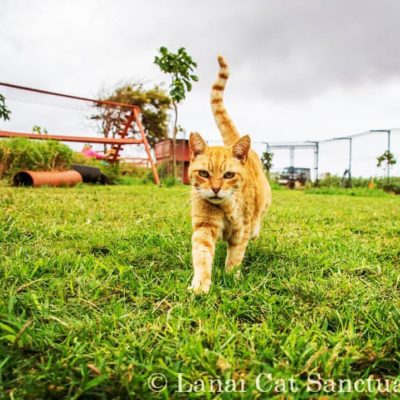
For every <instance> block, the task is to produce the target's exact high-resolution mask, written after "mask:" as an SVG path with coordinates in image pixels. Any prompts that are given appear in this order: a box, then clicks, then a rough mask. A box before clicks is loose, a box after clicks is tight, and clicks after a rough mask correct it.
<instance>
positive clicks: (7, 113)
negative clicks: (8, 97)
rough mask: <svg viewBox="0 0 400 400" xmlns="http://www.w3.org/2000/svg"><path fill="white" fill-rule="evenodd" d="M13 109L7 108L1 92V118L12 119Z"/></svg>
mask: <svg viewBox="0 0 400 400" xmlns="http://www.w3.org/2000/svg"><path fill="white" fill-rule="evenodd" d="M10 114H11V111H10V110H9V109H8V108H7V106H6V102H5V98H4V96H3V95H2V94H0V119H3V120H4V121H7V120H9V119H10Z"/></svg>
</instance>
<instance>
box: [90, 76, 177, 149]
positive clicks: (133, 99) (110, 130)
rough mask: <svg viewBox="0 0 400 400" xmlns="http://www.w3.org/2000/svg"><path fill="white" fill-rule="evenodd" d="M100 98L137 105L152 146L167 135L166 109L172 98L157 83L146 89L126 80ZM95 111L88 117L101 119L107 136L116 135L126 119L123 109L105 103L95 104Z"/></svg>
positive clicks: (102, 129) (103, 130) (102, 127)
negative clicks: (96, 105)
mask: <svg viewBox="0 0 400 400" xmlns="http://www.w3.org/2000/svg"><path fill="white" fill-rule="evenodd" d="M99 97H100V99H99V100H108V101H114V102H117V103H125V104H132V105H136V106H138V107H140V109H141V114H142V121H143V127H144V130H145V133H146V135H147V140H148V142H149V145H150V146H151V147H154V145H155V144H156V143H157V142H158V141H159V140H163V139H166V138H167V137H168V134H167V133H168V126H167V125H168V110H169V109H170V105H171V98H170V97H169V96H168V94H167V93H166V92H165V90H163V89H162V88H160V87H159V86H155V87H153V88H152V89H149V90H146V89H144V88H143V85H142V84H141V83H125V84H121V85H120V86H117V87H116V88H115V89H113V90H112V91H111V93H106V92H103V93H102V94H101V95H100V96H99ZM97 111H98V112H97V113H96V114H95V115H93V116H92V117H91V119H94V120H98V121H99V122H100V125H101V131H102V133H103V135H104V136H105V137H106V138H108V137H113V138H114V137H116V135H117V132H118V131H119V130H120V129H121V126H122V123H123V119H124V118H125V111H124V110H121V109H120V108H116V107H111V106H104V105H101V106H98V108H97ZM104 150H105V151H106V150H107V148H106V147H105V149H104Z"/></svg>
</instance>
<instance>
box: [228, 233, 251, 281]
mask: <svg viewBox="0 0 400 400" xmlns="http://www.w3.org/2000/svg"><path fill="white" fill-rule="evenodd" d="M249 239H250V231H249V230H248V229H245V230H243V231H234V232H233V233H232V236H231V238H230V239H229V241H228V252H227V255H226V260H225V271H226V272H228V273H231V272H234V271H235V270H236V275H237V276H238V277H239V276H240V270H238V267H239V266H240V264H241V263H242V261H243V258H244V255H245V253H246V248H247V245H248V243H249Z"/></svg>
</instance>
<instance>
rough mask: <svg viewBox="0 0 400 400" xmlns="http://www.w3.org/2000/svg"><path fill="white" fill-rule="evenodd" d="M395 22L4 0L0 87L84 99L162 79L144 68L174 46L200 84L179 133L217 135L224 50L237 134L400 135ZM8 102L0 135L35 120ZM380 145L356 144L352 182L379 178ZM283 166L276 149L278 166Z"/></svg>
mask: <svg viewBox="0 0 400 400" xmlns="http://www.w3.org/2000/svg"><path fill="white" fill-rule="evenodd" d="M399 21H400V1H397V0H375V1H371V0H347V1H344V0H343V1H342V0H335V1H333V0H331V1H327V0H319V1H316V0H304V1H299V0H293V1H291V0H285V1H282V0H264V1H263V0H247V1H239V0H213V1H210V0H203V1H188V0H186V1H185V0H168V1H166V0H148V1H136V0H129V1H123V0H114V1H106V0H104V1H103V0H96V1H94V0H93V1H90V0H85V1H82V0H79V1H75V0H69V1H58V0H41V1H35V0H30V1H28V0H27V1H23V0H2V1H1V6H0V51H1V53H0V57H1V62H0V81H2V82H9V83H15V84H20V85H26V86H31V87H38V88H42V89H47V90H53V91H61V92H66V93H71V94H76V95H82V96H88V97H91V96H96V95H97V94H98V93H99V91H100V89H101V88H109V87H112V86H113V85H115V84H116V83H118V82H120V81H122V80H134V81H137V80H140V81H143V82H145V84H146V85H149V86H151V85H153V84H158V83H160V82H165V83H167V82H168V78H167V77H166V76H164V75H163V74H162V73H160V72H159V70H158V67H157V66H156V65H154V64H153V59H154V56H155V54H156V53H157V49H158V48H159V47H160V46H166V47H168V48H169V49H170V50H173V51H175V50H176V49H177V48H179V47H182V46H183V47H185V48H186V49H187V51H188V52H189V53H190V54H191V55H192V56H193V58H194V59H195V60H196V61H197V63H198V70H197V74H198V76H199V78H200V81H199V83H198V84H196V85H195V86H194V88H193V91H192V92H191V93H190V94H189V95H188V97H187V99H186V100H185V102H184V103H183V104H182V107H181V112H180V117H181V119H180V124H181V125H182V126H183V127H184V128H185V129H186V130H187V132H190V131H192V130H196V131H199V132H200V133H202V134H203V136H204V137H205V138H206V139H209V140H217V139H219V134H218V131H217V129H216V127H215V125H214V121H213V118H212V115H211V112H210V106H209V92H210V86H211V85H212V82H213V80H214V77H215V75H216V73H217V69H218V68H217V63H216V56H217V55H218V54H222V55H224V56H225V58H226V59H227V61H228V63H229V64H230V70H231V78H230V81H229V86H228V88H227V90H226V104H227V107H228V109H229V111H230V114H231V116H232V118H233V119H234V120H235V122H236V124H237V126H238V128H239V130H240V131H241V132H243V134H245V133H249V134H250V135H251V137H252V139H253V141H255V142H262V141H268V142H275V141H289V140H296V141H298V140H320V139H325V138H330V137H337V136H345V135H349V134H353V133H358V132H363V131H366V130H369V129H378V128H397V127H400V107H399V106H400V101H399V100H400V23H399ZM9 104H10V106H11V105H12V107H15V109H14V110H13V120H12V121H11V122H10V123H8V124H4V123H1V124H0V128H1V127H3V128H4V127H7V128H10V129H23V130H25V131H26V130H28V131H29V130H30V129H31V125H30V124H31V122H32V121H33V120H35V121H37V122H36V123H38V124H40V123H41V120H40V121H39V120H38V119H40V118H39V116H40V115H42V114H41V113H40V111H35V107H29V108H25V109H24V112H23V113H22V112H21V110H22V108H21V107H20V108H18V106H17V105H14V102H13V101H11V102H10V103H9ZM19 110H20V112H19V113H18V111H19ZM34 112H37V114H36V115H32V116H30V115H29V114H30V113H34ZM60 115H61V114H60ZM35 118H36V119H35ZM66 119H67V118H65V120H64V121H62V120H63V118H61V121H58V122H59V123H60V124H61V122H65V126H69V123H70V121H66ZM24 124H25V125H24ZM60 127H61V128H60ZM50 128H51V127H50ZM54 129H57V130H58V131H60V129H61V130H62V125H57V128H54ZM49 130H51V129H49ZM399 136H400V135H399V134H398V132H397V133H393V151H394V152H395V154H396V156H397V158H398V159H399V158H400V140H399ZM385 144H386V140H385V137H384V135H382V136H381V137H380V138H376V139H374V140H372V139H371V141H370V140H369V138H365V139H360V140H359V141H357V142H355V154H354V157H355V164H356V165H355V175H360V174H364V175H370V174H377V173H379V171H378V170H377V169H376V168H375V161H374V158H376V156H378V155H380V154H381V153H382V152H383V151H384V149H385ZM259 149H261V147H259ZM346 151H347V147H346V143H344V142H343V143H340V144H338V145H332V146H325V148H324V149H323V150H322V156H323V157H322V161H321V163H322V165H321V170H322V171H328V170H332V171H334V172H338V173H340V172H342V171H343V170H344V168H345V167H346V162H347V161H346V159H347V153H346ZM278 153H279V154H278ZM303 153H304V152H298V153H297V154H296V160H297V164H303V165H299V166H308V164H310V163H311V162H312V154H311V152H308V153H307V154H306V153H304V154H303ZM375 153H377V154H375ZM287 162H288V158H287V153H283V152H276V166H278V167H279V166H280V167H282V166H285V165H286V164H287ZM324 163H325V164H324ZM399 163H400V160H399ZM305 164H307V165H305ZM397 170H398V172H400V170H399V168H398V167H397Z"/></svg>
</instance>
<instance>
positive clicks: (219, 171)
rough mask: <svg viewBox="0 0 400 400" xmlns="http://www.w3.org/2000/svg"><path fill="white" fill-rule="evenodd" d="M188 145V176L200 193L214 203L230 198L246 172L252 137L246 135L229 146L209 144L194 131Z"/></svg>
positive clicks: (198, 193) (199, 194)
mask: <svg viewBox="0 0 400 400" xmlns="http://www.w3.org/2000/svg"><path fill="white" fill-rule="evenodd" d="M189 146H190V152H191V163H190V169H189V175H190V178H191V181H192V185H193V187H194V188H195V190H196V193H197V195H198V196H200V197H201V198H203V199H205V200H207V201H209V202H210V203H212V204H221V203H223V202H224V201H226V200H227V199H229V197H231V196H232V195H233V194H234V193H235V191H236V190H238V189H239V188H240V186H241V185H242V182H243V178H244V175H245V173H246V166H245V164H246V161H247V155H248V152H249V149H250V138H249V136H243V137H242V138H240V139H239V140H238V141H237V142H236V144H234V145H233V146H232V147H231V148H226V147H219V146H215V147H208V146H207V145H206V143H205V142H204V140H203V138H202V137H201V136H200V135H199V134H198V133H191V134H190V139H189Z"/></svg>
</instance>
